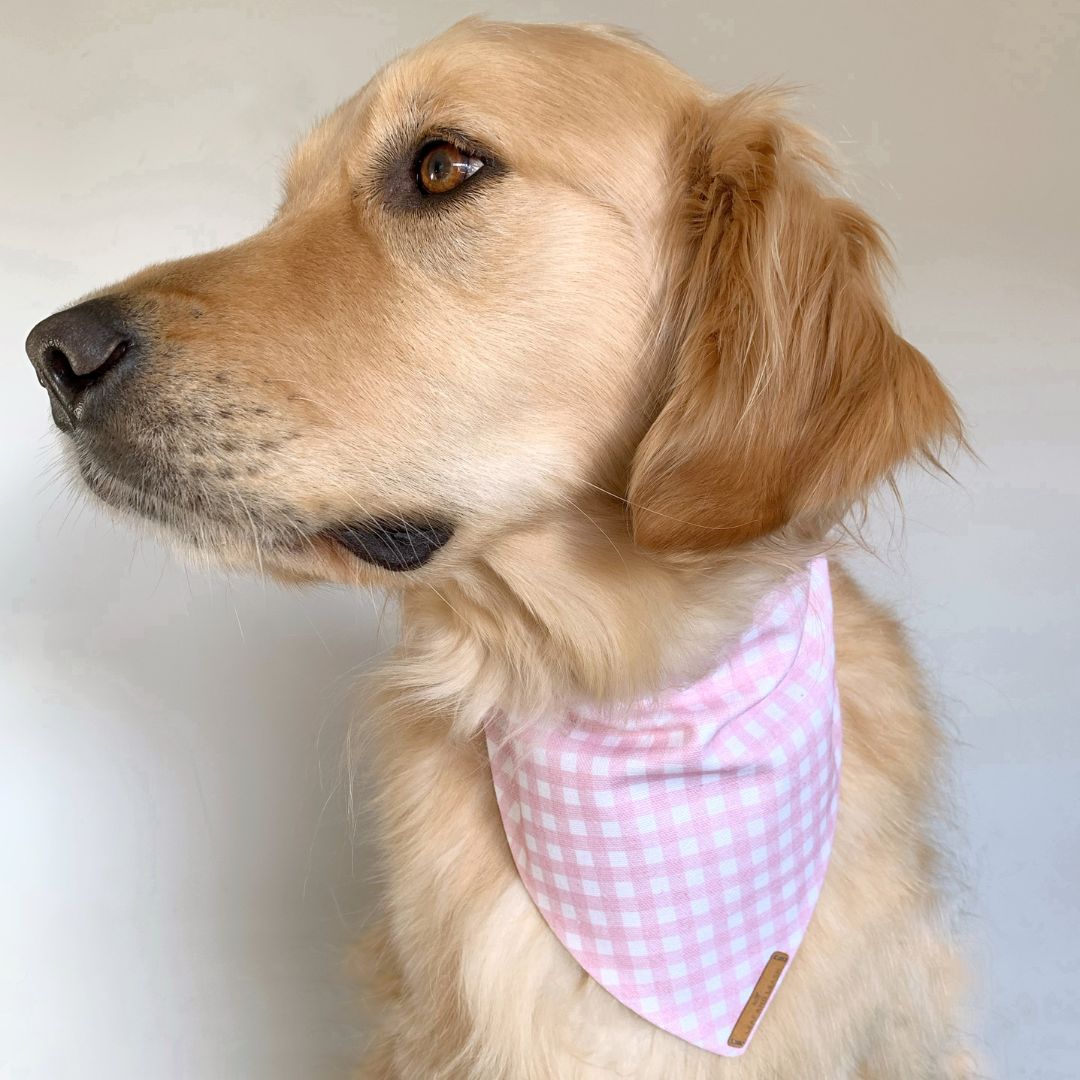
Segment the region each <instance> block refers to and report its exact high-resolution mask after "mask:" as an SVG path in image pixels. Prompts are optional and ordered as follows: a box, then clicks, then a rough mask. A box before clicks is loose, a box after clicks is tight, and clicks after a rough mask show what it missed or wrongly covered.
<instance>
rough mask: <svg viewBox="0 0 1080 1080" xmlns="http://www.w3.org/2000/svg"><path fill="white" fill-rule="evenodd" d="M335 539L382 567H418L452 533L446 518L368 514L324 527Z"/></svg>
mask: <svg viewBox="0 0 1080 1080" xmlns="http://www.w3.org/2000/svg"><path fill="white" fill-rule="evenodd" d="M321 535H323V536H325V537H327V538H329V539H330V540H333V541H335V542H336V543H337V544H339V545H341V547H343V548H345V550H346V551H348V552H350V553H351V554H353V555H355V556H356V557H357V558H358V559H362V560H363V561H364V562H368V563H373V564H374V565H375V566H380V567H382V569H384V570H392V571H395V572H403V571H407V570H417V569H419V568H420V567H421V566H423V565H424V564H425V563H426V562H428V560H429V559H431V557H432V556H433V555H434V554H435V553H436V552H437V551H438V550H439V549H440V548H442V547H444V546H445V545H446V544H447V543H449V541H450V538H451V537H452V536H453V535H454V527H453V525H451V524H450V523H449V522H446V521H440V520H438V519H432V518H370V519H368V520H366V521H353V522H347V523H345V524H342V525H336V526H334V527H333V528H331V529H324V530H323V531H322V533H321Z"/></svg>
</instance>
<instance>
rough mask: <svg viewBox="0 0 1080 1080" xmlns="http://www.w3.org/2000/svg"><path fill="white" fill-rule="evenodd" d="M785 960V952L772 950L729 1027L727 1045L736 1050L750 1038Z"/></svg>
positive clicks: (786, 956)
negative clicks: (739, 1011)
mask: <svg viewBox="0 0 1080 1080" xmlns="http://www.w3.org/2000/svg"><path fill="white" fill-rule="evenodd" d="M787 962H788V954H787V953H783V952H774V953H773V954H772V956H770V957H769V959H768V961H767V963H766V964H765V967H764V968H763V969H762V971H761V975H760V976H758V981H757V982H756V983H755V984H754V989H753V990H752V991H751V992H750V997H749V998H748V999H747V1001H746V1004H745V1005H744V1006H743V1011H742V1012H741V1013H739V1019H738V1020H736V1021H735V1026H734V1027H733V1028H732V1029H731V1035H730V1036H729V1037H728V1041H727V1044H728V1046H733V1047H735V1049H736V1050H738V1049H741V1048H742V1047H744V1046H745V1045H746V1040H747V1039H749V1038H750V1033H751V1032H752V1031H753V1030H754V1025H755V1024H756V1023H757V1022H758V1020H759V1019H760V1018H761V1014H762V1013H763V1012H764V1011H765V1006H766V1005H768V1004H769V998H771V997H772V995H773V991H774V990H775V989H776V984H777V983H778V982H779V981H780V976H781V975H782V974H783V971H784V968H785V967H786V966H787Z"/></svg>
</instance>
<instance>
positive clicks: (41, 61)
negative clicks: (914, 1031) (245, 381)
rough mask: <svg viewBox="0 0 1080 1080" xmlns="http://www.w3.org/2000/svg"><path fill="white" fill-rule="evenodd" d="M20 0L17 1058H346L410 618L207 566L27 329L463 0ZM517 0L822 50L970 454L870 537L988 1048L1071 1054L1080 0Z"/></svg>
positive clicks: (7, 657) (10, 558) (795, 74)
mask: <svg viewBox="0 0 1080 1080" xmlns="http://www.w3.org/2000/svg"><path fill="white" fill-rule="evenodd" d="M2 6H3V10H2V11H0V148H2V158H0V330H2V335H0V340H2V341H3V358H4V362H3V365H2V367H0V386H2V392H0V432H2V439H3V441H2V448H3V449H2V454H0V486H2V504H0V505H2V508H3V521H2V527H0V665H2V673H0V724H2V745H0V879H2V880H0V1076H2V1077H4V1078H5V1080H6V1078H21V1077H33V1078H41V1080H64V1078H66V1077H73V1078H74V1077H78V1078H79V1080H95V1078H102V1080H106V1078H107V1080H127V1078H132V1080H135V1078H138V1080H169V1078H173V1077H178V1078H189V1077H190V1078H196V1080H204V1078H205V1080H213V1078H222V1080H246V1078H249V1077H250V1078H252V1080H255V1078H258V1080H313V1078H320V1077H324V1076H325V1077H330V1076H341V1075H343V1073H344V1063H345V1062H346V1061H347V1060H348V1059H349V1058H350V1057H351V1056H352V1055H353V1054H355V1052H356V1050H357V1048H358V1047H359V1046H361V1045H362V1042H363V1038H364V1032H363V1026H362V1024H361V1023H360V1022H359V1021H358V1019H357V1016H356V1014H355V1013H354V1012H353V1010H352V1008H351V1007H350V1003H349V997H348V994H349V991H348V984H347V981H346V979H345V977H344V974H343V965H342V957H343V946H344V943H345V942H346V941H347V940H348V939H349V938H350V937H351V936H352V935H354V934H355V933H356V932H357V931H358V930H359V929H360V927H362V925H363V923H364V920H365V918H366V917H367V916H368V914H369V912H370V910H371V886H370V880H369V872H370V856H369V853H368V851H367V850H366V848H365V845H364V836H363V835H362V833H361V835H358V836H356V837H351V836H350V833H349V829H348V828H347V826H346V812H345V805H344V800H343V797H342V786H341V773H340V770H339V767H338V763H339V760H340V751H341V746H342V740H343V734H344V729H345V726H346V724H347V722H348V718H349V715H350V710H351V708H352V705H351V702H352V700H353V696H354V691H353V689H352V688H353V686H354V683H355V682H356V680H357V677H358V676H361V675H362V673H363V672H364V671H365V670H368V669H369V667H370V665H371V664H372V663H373V662H374V660H375V658H376V657H377V654H378V653H379V652H380V651H381V650H383V649H385V648H387V647H388V646H389V645H390V644H391V643H392V639H393V628H392V620H390V621H388V622H384V624H383V626H382V628H381V629H380V628H379V625H378V618H377V614H378V610H379V606H380V605H379V602H378V601H377V600H376V599H373V598H372V597H370V596H368V595H366V594H358V593H351V592H346V591H334V590H324V591H308V592H287V591H284V590H280V589H278V588H277V587H275V586H272V585H266V584H263V583H260V582H253V581H228V580H225V579H223V578H218V577H213V576H207V575H206V574H204V573H202V572H199V571H193V570H190V569H185V568H184V567H183V566H181V565H179V564H178V563H177V562H175V561H174V560H173V558H172V557H171V556H170V555H168V554H167V553H166V552H165V551H163V550H162V549H160V548H159V547H158V546H156V545H155V544H154V543H153V542H151V541H149V540H144V539H141V538H140V537H138V536H137V535H136V534H135V533H134V532H131V531H129V530H128V529H127V528H126V527H122V526H117V525H113V524H112V523H110V522H109V521H108V520H106V519H105V518H104V517H102V516H101V515H100V514H99V513H98V512H97V511H95V510H92V509H85V508H84V507H83V506H82V504H81V503H80V502H79V501H78V500H77V499H76V498H75V497H74V496H73V494H72V493H71V491H70V490H69V489H68V488H66V487H65V484H64V483H63V479H62V477H61V476H59V475H58V471H57V469H56V466H55V462H56V436H55V435H54V433H53V432H52V430H51V425H50V422H49V419H48V409H47V406H46V400H45V395H44V394H43V393H42V392H41V390H40V389H39V387H38V386H37V383H36V381H35V379H34V377H33V374H32V372H31V369H30V366H29V364H28V363H27V362H26V360H25V357H24V356H23V355H22V341H23V338H24V337H25V334H26V332H27V331H28V330H29V328H30V327H31V326H32V325H33V324H34V323H35V322H36V321H37V320H38V319H39V318H41V317H42V316H44V315H45V314H47V313H49V312H50V311H52V310H55V309H56V308H59V307H61V306H64V305H65V304H66V303H67V302H69V301H70V300H72V299H73V298H76V297H78V296H79V295H80V294H82V293H83V292H85V291H88V290H90V289H92V288H95V287H98V286H99V285H101V284H102V283H104V282H108V281H109V280H111V279H114V278H118V277H120V276H123V275H125V274H127V273H128V272H129V271H131V270H133V269H135V268H136V267H138V266H139V265H141V264H143V263H145V262H147V261H151V260H157V259H165V258H174V257H176V256H181V255H185V254H188V253H191V252H194V251H198V250H200V249H203V248H207V247H213V246H217V245H220V244H224V243H227V242H231V241H233V240H235V239H237V238H239V237H240V236H242V235H244V234H245V233H247V232H249V231H251V230H254V229H256V228H258V227H259V226H260V224H261V223H262V222H263V221H264V220H265V219H266V218H267V217H268V216H269V214H270V212H271V210H272V208H273V206H274V204H275V200H276V196H277V183H278V174H279V171H280V167H281V165H282V163H283V161H284V158H285V154H286V152H287V149H288V147H289V145H290V143H291V142H292V141H293V140H294V139H295V138H296V137H297V136H298V135H299V134H301V133H302V132H303V131H304V129H305V128H306V126H307V125H308V124H309V123H310V122H311V120H312V119H313V118H314V117H315V116H317V115H318V114H320V113H322V112H324V111H326V110H328V109H329V108H331V107H332V106H333V105H334V104H335V103H336V102H337V101H338V100H339V99H341V98H342V97H344V96H346V95H348V94H349V93H351V92H352V91H353V90H355V89H356V88H357V87H358V86H360V85H361V84H362V83H363V82H364V81H365V80H366V79H367V78H368V77H369V76H370V75H371V73H372V72H373V71H374V70H375V69H376V68H377V67H378V66H379V65H380V64H382V63H383V62H385V61H386V60H387V59H389V58H390V57H392V56H393V55H394V54H396V53H397V52H398V51H400V50H401V49H402V48H405V47H407V46H410V45H413V44H415V43H418V42H419V41H421V40H423V39H424V38H426V37H429V36H431V35H433V34H434V33H436V32H438V31H439V30H440V29H442V28H444V27H446V26H447V25H449V24H450V23H451V22H453V21H455V20H456V19H457V18H459V17H461V16H463V15H465V14H468V13H469V11H470V8H469V6H467V5H463V4H459V3H439V2H437V0H428V2H426V3H416V4H411V5H403V6H399V5H396V4H391V3H389V2H387V3H375V4H372V3H362V2H356V0H354V2H350V3H346V2H342V3H333V2H329V0H314V2H302V0H293V2H283V0H276V2H273V0H262V2H258V3H256V2H251V3H239V2H235V0H221V2H217V3H199V2H198V0H189V2H188V3H186V4H184V5H171V4H164V3H158V4H153V3H145V2H137V0H126V2H117V0H104V2H101V3H96V4H84V3H81V2H60V0H38V2H36V3H31V4H26V3H18V4H16V3H15V2H14V0H3V5H2ZM488 9H489V12H490V13H491V14H493V15H501V16H504V17H514V18H520V19H532V20H588V21H605V22H615V23H620V24H623V25H627V26H630V27H632V28H634V29H636V30H639V31H641V32H643V33H644V34H645V35H646V36H647V37H648V39H649V40H651V41H652V42H653V43H655V44H656V45H657V46H658V47H659V48H661V49H662V50H664V51H665V52H666V53H668V54H669V55H670V56H672V57H673V58H674V59H675V60H676V61H677V62H678V63H680V64H681V65H683V66H685V67H686V68H688V69H689V70H690V71H691V72H693V73H694V74H695V75H696V76H699V77H700V78H701V79H703V80H705V81H707V82H708V83H710V84H712V85H713V86H715V87H717V88H720V89H735V88H738V87H741V86H743V85H744V84H746V83H748V82H755V81H762V80H771V79H774V78H780V79H783V80H786V81H789V82H794V83H797V84H800V85H801V86H802V87H803V95H802V100H803V109H804V113H805V115H806V116H807V118H808V119H810V121H811V122H812V123H814V124H816V125H817V126H818V127H819V128H821V129H822V130H823V131H824V132H825V133H826V134H827V135H828V136H829V137H831V139H832V140H833V141H834V143H835V144H836V146H837V148H838V151H839V153H840V155H841V157H842V158H843V160H844V161H845V163H846V165H847V168H848V172H849V175H850V176H851V185H850V186H851V189H852V191H853V192H854V193H856V195H857V197H858V198H860V199H861V200H862V201H863V202H864V203H865V204H866V205H867V206H868V207H869V208H870V209H871V210H872V211H873V212H874V213H875V214H877V215H878V216H879V217H880V219H881V220H882V221H883V222H884V224H885V225H886V227H887V228H888V229H889V230H890V232H891V233H892V235H893V237H894V239H895V241H896V245H897V249H898V263H899V270H900V275H899V283H898V286H897V288H896V293H895V301H896V310H897V313H898V316H899V319H900V322H901V325H902V327H903V329H904V331H905V332H906V334H907V335H908V336H909V337H910V338H911V339H912V340H913V341H914V342H916V343H917V344H918V345H919V346H920V347H921V348H922V349H923V350H924V351H925V352H926V353H927V354H928V355H929V356H930V357H931V358H932V359H933V360H934V361H935V362H936V363H937V364H938V366H939V367H940V369H941V371H942V373H943V374H944V376H945V378H946V379H947V381H948V382H949V383H950V385H951V386H952V388H953V390H954V391H955V393H956V395H957V397H958V398H959V400H960V402H961V404H962V406H963V409H964V412H965V414H966V416H967V421H968V424H969V428H970V434H971V441H972V443H973V445H974V447H975V449H976V450H977V452H978V454H979V455H980V457H981V462H979V463H976V462H975V461H970V460H961V461H959V462H957V463H956V467H955V470H954V471H955V475H956V479H957V483H956V484H949V483H941V482H938V481H933V480H930V479H928V478H923V477H916V478H913V479H912V481H911V482H909V483H908V484H907V485H906V488H905V490H906V510H905V513H904V515H903V516H902V517H901V516H900V515H898V514H897V513H896V511H895V508H889V507H885V508H884V509H883V510H882V511H881V512H880V513H879V514H878V516H877V517H876V518H875V523H874V529H873V535H874V537H875V539H876V541H877V545H878V548H877V550H878V558H877V559H867V558H862V559H861V560H860V561H859V571H860V574H861V576H862V577H863V578H864V579H866V580H867V581H868V582H870V583H871V584H872V585H873V587H874V588H875V589H876V590H877V591H878V592H879V593H881V594H883V595H885V596H887V597H890V598H892V599H893V600H894V602H895V603H896V605H897V607H898V609H899V611H900V612H901V614H902V615H903V617H904V618H905V619H906V621H907V623H908V624H909V625H910V627H911V629H912V632H913V634H914V636H915V640H916V642H917V645H918V649H919V651H920V653H921V655H922V656H923V657H924V658H925V661H926V663H927V664H928V666H929V668H930V672H931V675H932V678H933V680H934V684H935V686H936V688H937V692H938V695H939V699H940V703H941V710H942V713H943V715H944V716H945V717H946V719H947V722H948V723H949V725H950V727H951V729H952V730H953V731H954V732H955V735H956V750H955V754H954V761H955V773H956V812H955V818H956V823H957V826H958V827H957V829H956V830H955V831H956V837H955V840H954V841H953V846H954V849H955V850H956V851H957V854H958V856H959V862H960V865H961V867H962V880H963V882H964V884H963V886H962V892H961V901H960V904H961V908H962V909H963V911H964V912H965V921H964V927H965V932H966V933H967V934H968V935H969V937H970V938H971V941H972V944H971V955H972V957H973V962H974V969H975V986H974V992H975V1001H976V1006H977V1008H976V1010H975V1013H974V1016H973V1018H972V1021H971V1027H972V1032H973V1039H974V1041H975V1043H976V1044H977V1045H978V1046H979V1047H980V1048H981V1049H982V1051H983V1052H984V1054H985V1057H986V1060H987V1070H986V1071H987V1073H988V1074H989V1075H995V1076H999V1077H1007V1078H1011V1080H1016V1078H1027V1077H1031V1078H1038V1080H1075V1078H1076V1077H1077V1076H1080V999H1078V987H1080V930H1078V926H1077V915H1078V910H1080V902H1078V899H1077V897H1078V895H1080V809H1078V794H1077V793H1078V792H1080V723H1078V722H1077V721H1078V716H1077V712H1078V706H1077V693H1078V687H1077V682H1078V679H1077V668H1078V658H1077V621H1078V615H1077V611H1078V601H1080V592H1078V587H1077V562H1078V555H1080V549H1078V543H1077V531H1078V525H1080V494H1078V493H1080V482H1078V472H1080V453H1078V427H1080V422H1078V417H1080V386H1078V384H1080V370H1078V369H1080V365H1078V351H1080V350H1078V343H1080V317H1078V311H1080V260H1078V254H1077V252H1078V241H1080V235H1078V224H1077V223H1078V221H1080V210H1078V207H1077V193H1078V190H1080V138H1078V135H1080V128H1078V126H1077V125H1078V119H1077V114H1078V112H1080V63H1078V45H1080V10H1078V7H1077V4H1076V2H1075V0H952V2H950V0H944V2H942V0H934V2H922V0H914V2H907V3H904V4H902V5H901V4H889V5H885V4H868V3H866V2H865V0H850V2H847V0H816V2H815V3H812V4H808V3H803V2H801V0H786V2H776V0H752V2H751V0H729V2H727V3H724V4H715V3H709V4H705V3H701V2H698V3H680V2H675V0H669V2H667V3H648V2H646V0H626V2H623V3H604V2H599V0H598V2H596V3H591V4H590V3H555V2H551V0H534V2H532V3H515V4H499V3H491V4H489V5H488ZM800 1080H801V1078H800ZM807 1080H816V1078H807ZM822 1080H831V1078H822Z"/></svg>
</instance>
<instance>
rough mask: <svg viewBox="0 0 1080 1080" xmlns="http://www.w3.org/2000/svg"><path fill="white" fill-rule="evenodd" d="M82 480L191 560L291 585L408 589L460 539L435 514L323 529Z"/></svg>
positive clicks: (296, 517) (102, 477)
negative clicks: (416, 574) (411, 579)
mask: <svg viewBox="0 0 1080 1080" xmlns="http://www.w3.org/2000/svg"><path fill="white" fill-rule="evenodd" d="M78 473H79V475H80V477H81V479H82V481H83V484H84V487H85V489H86V490H87V491H89V493H90V494H91V495H92V496H93V497H94V498H95V499H96V500H97V501H98V502H100V503H102V504H104V505H105V507H106V508H107V509H108V510H109V511H110V512H111V513H113V514H115V515H117V516H120V517H123V518H126V519H128V520H130V521H134V522H135V523H137V524H138V525H139V526H140V527H143V528H149V529H150V530H151V531H152V532H154V533H155V534H157V535H158V536H159V538H161V539H162V540H164V541H165V542H166V543H167V544H168V545H169V546H171V547H173V548H175V549H177V550H178V551H179V552H180V553H181V554H182V555H184V556H185V557H187V558H188V559H190V560H192V561H195V562H205V561H207V560H209V561H211V562H214V563H216V564H218V565H219V566H221V567H223V568H225V569H228V570H232V571H240V572H257V573H261V574H267V575H269V576H271V577H276V578H279V579H281V580H283V581H288V582H318V581H329V582H341V583H346V584H373V583H375V584H403V583H404V581H403V579H407V578H408V576H409V573H410V572H412V571H416V570H419V569H421V568H422V567H424V566H426V565H427V563H429V562H430V561H431V559H432V558H433V557H434V556H435V555H436V554H437V553H438V552H439V551H440V550H441V549H442V548H443V547H445V546H446V545H447V544H448V543H449V542H450V540H451V539H452V538H453V535H454V526H453V525H452V524H451V523H450V522H449V521H447V520H445V519H444V518H441V517H438V516H434V515H411V516H410V515H385V514H384V515H379V516H372V517H369V518H361V519H357V520H352V521H340V522H333V523H331V524H321V523H313V522H308V521H306V520H304V519H303V518H302V516H301V515H300V514H291V513H282V514H281V515H280V516H278V515H268V514H266V513H265V512H260V511H259V510H258V509H254V513H252V512H248V513H245V515H244V517H243V518H242V519H241V518H239V517H236V516H230V517H228V518H225V517H222V516H220V515H217V514H212V515H211V514H206V513H204V512H201V510H200V508H199V507H197V506H195V505H191V506H187V505H179V504H176V503H174V502H173V501H171V500H169V499H165V498H163V497H162V496H161V495H160V494H159V493H157V492H155V491H152V490H144V489H143V487H142V486H139V487H136V486H134V485H132V484H131V483H130V482H129V481H127V480H125V479H122V478H120V477H117V476H116V475H115V474H112V473H111V472H110V471H106V470H103V469H101V468H100V467H99V466H96V465H94V464H92V463H89V462H87V461H85V460H84V461H82V462H80V463H79V467H78ZM236 501H237V502H238V503H239V504H240V505H242V506H243V505H248V504H246V503H245V501H244V500H243V499H241V498H239V497H238V498H237V499H236ZM193 502H194V500H193Z"/></svg>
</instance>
